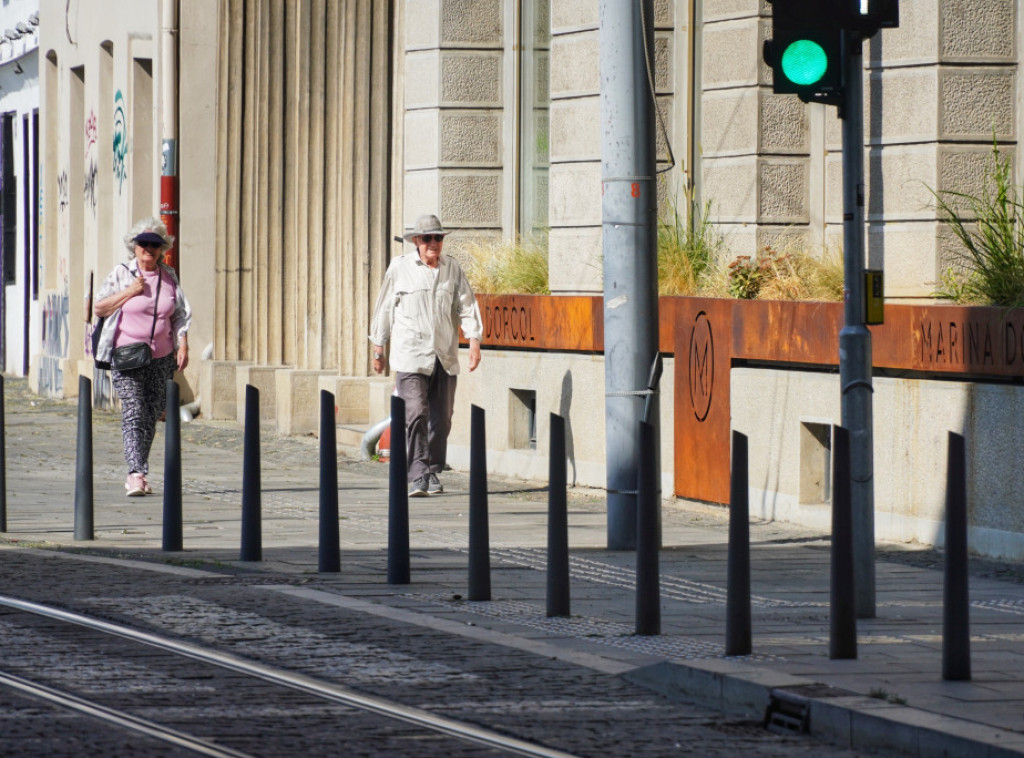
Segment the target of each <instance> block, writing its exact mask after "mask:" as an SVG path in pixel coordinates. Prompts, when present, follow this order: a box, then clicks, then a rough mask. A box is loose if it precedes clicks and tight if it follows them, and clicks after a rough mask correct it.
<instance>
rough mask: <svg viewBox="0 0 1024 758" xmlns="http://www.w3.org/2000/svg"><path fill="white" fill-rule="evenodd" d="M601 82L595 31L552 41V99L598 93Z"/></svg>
mask: <svg viewBox="0 0 1024 758" xmlns="http://www.w3.org/2000/svg"><path fill="white" fill-rule="evenodd" d="M600 82H601V79H600V55H599V45H598V41H597V32H596V31H593V32H584V33H581V34H574V35H572V36H571V37H562V38H558V39H556V40H552V44H551V96H552V97H553V98H558V97H566V96H571V97H578V96H580V95H593V94H597V92H598V90H599V88H600Z"/></svg>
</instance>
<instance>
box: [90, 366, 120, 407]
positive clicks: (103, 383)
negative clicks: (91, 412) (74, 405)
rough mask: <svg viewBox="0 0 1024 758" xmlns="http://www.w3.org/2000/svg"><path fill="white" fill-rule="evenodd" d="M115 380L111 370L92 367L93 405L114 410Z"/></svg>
mask: <svg viewBox="0 0 1024 758" xmlns="http://www.w3.org/2000/svg"><path fill="white" fill-rule="evenodd" d="M115 400H116V395H115V394H114V381H113V379H112V378H111V376H110V372H109V371H107V370H105V369H102V368H96V366H95V365H94V366H93V367H92V407H93V408H102V409H103V410H105V411H112V410H114V407H115Z"/></svg>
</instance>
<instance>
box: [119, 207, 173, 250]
mask: <svg viewBox="0 0 1024 758" xmlns="http://www.w3.org/2000/svg"><path fill="white" fill-rule="evenodd" d="M143 232H153V233H154V234H159V235H160V236H161V237H163V238H164V245H163V247H161V248H160V250H159V251H158V252H159V257H160V260H163V258H164V253H166V252H167V251H168V250H170V249H171V246H172V245H174V237H172V236H171V235H169V234H168V233H167V227H166V226H164V223H163V222H162V221H161V220H160V219H158V218H156V217H154V216H150V217H149V218H144V219H141V220H139V221H136V222H135V226H133V227H132V229H131V231H130V232H128V234H126V235H125V237H124V246H125V248H127V250H128V260H135V238H136V237H138V236H139V235H140V234H142V233H143Z"/></svg>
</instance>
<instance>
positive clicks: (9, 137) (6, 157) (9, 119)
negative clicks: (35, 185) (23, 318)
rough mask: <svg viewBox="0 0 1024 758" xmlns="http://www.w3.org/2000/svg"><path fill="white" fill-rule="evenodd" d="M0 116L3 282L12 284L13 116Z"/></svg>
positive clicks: (15, 210) (15, 185)
mask: <svg viewBox="0 0 1024 758" xmlns="http://www.w3.org/2000/svg"><path fill="white" fill-rule="evenodd" d="M15 115H16V114H15V113H13V112H10V113H5V114H3V116H2V117H0V142H2V144H0V195H2V198H3V199H2V202H0V205H2V213H3V233H2V241H3V250H4V252H3V255H4V277H3V279H4V284H13V283H14V281H15V278H16V276H15V272H16V271H17V259H18V250H17V247H16V245H17V244H18V180H17V177H16V176H15V173H14V124H15V121H14V117H15Z"/></svg>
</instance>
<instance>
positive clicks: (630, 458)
mask: <svg viewBox="0 0 1024 758" xmlns="http://www.w3.org/2000/svg"><path fill="white" fill-rule="evenodd" d="M599 10H600V35H599V41H600V47H601V63H600V68H601V72H600V79H601V85H600V88H601V192H602V203H601V222H602V250H603V254H604V343H605V349H604V360H605V450H606V467H607V487H608V547H609V549H612V550H632V549H634V548H635V547H636V511H637V494H636V491H637V470H638V467H639V455H640V453H639V440H638V438H637V429H638V422H639V421H640V418H641V415H642V413H643V412H644V406H645V404H646V400H647V397H648V394H649V392H648V390H647V383H648V375H649V372H650V368H651V365H652V362H653V361H654V357H655V354H656V353H657V352H658V269H657V250H656V244H657V237H656V234H657V228H656V222H657V213H658V192H657V184H656V182H655V136H654V123H655V122H654V97H653V93H652V92H651V84H650V79H651V76H652V72H653V65H654V62H653V49H654V2H653V0H640V2H635V3H634V2H624V1H623V0H600V4H599ZM650 413H651V420H650V423H651V424H652V425H653V426H654V428H655V431H654V434H655V440H657V439H658V436H659V434H660V430H659V423H658V419H659V415H660V414H659V412H658V402H657V396H656V395H655V396H653V397H652V398H651V404H650ZM658 449H660V445H658V444H655V450H658ZM658 464H659V462H658V461H655V466H656V481H657V483H659V484H660V478H661V474H660V468H661V467H660V465H658Z"/></svg>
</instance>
